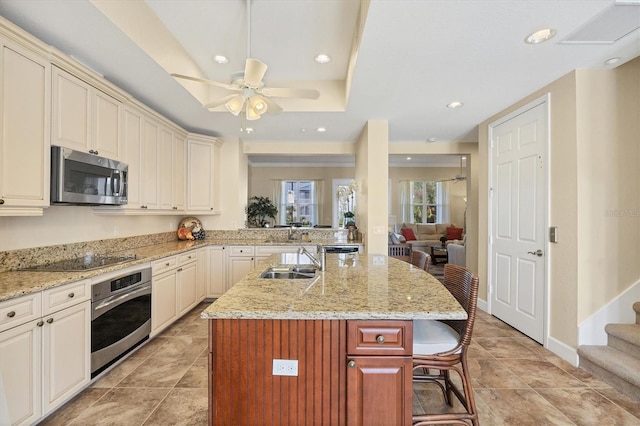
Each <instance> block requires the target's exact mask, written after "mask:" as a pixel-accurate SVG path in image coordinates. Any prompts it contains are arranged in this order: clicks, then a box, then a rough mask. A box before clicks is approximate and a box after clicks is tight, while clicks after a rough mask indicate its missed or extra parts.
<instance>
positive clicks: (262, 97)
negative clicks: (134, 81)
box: [171, 0, 320, 120]
mask: <svg viewBox="0 0 640 426" xmlns="http://www.w3.org/2000/svg"><path fill="white" fill-rule="evenodd" d="M267 68H268V67H267V65H266V64H265V63H264V62H262V61H260V60H258V59H254V58H251V0H247V60H246V63H245V67H244V71H239V72H236V73H234V74H232V76H231V82H230V83H222V82H219V81H213V80H207V79H203V78H198V77H191V76H188V75H183V74H171V76H172V77H174V78H179V79H183V80H191V81H196V82H199V83H204V84H208V85H210V86H215V87H221V88H223V89H226V90H229V91H231V92H234V93H232V94H230V95H227V96H224V97H222V98H220V99H216V100H215V101H212V102H210V103H208V104H205V105H203V107H204V108H207V109H209V110H212V109H214V108H216V107H218V106H220V105H224V106H225V107H226V108H227V110H228V111H229V112H230V113H231V114H233V115H235V116H237V115H239V114H240V113H241V112H242V111H245V117H246V119H247V120H257V119H259V118H260V117H261V116H262V114H264V113H265V112H268V113H269V114H278V113H280V112H282V107H281V106H280V105H278V104H276V103H275V102H274V101H272V100H271V99H270V98H301V99H318V97H319V96H320V92H318V91H317V90H315V89H294V88H287V87H267V86H265V83H264V81H262V79H263V78H264V75H265V73H266V72H267Z"/></svg>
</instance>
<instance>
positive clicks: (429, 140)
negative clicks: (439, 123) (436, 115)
mask: <svg viewBox="0 0 640 426" xmlns="http://www.w3.org/2000/svg"><path fill="white" fill-rule="evenodd" d="M437 140H438V139H436V138H429V139H427V142H435V141H437Z"/></svg>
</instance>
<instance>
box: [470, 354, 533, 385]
mask: <svg viewBox="0 0 640 426" xmlns="http://www.w3.org/2000/svg"><path fill="white" fill-rule="evenodd" d="M468 363H469V371H470V374H471V385H472V386H473V387H474V389H475V388H489V389H498V388H513V389H518V388H528V386H527V385H526V384H525V383H524V382H523V381H522V380H520V379H519V378H518V376H517V375H515V374H514V373H513V371H511V370H510V369H509V368H508V367H506V366H505V365H504V364H502V362H501V361H500V360H497V359H484V358H483V359H472V360H469V362H468Z"/></svg>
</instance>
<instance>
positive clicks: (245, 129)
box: [240, 127, 255, 135]
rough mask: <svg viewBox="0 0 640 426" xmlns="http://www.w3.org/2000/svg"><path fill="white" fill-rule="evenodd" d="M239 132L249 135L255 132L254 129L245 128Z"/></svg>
mask: <svg viewBox="0 0 640 426" xmlns="http://www.w3.org/2000/svg"><path fill="white" fill-rule="evenodd" d="M240 131H241V132H245V133H246V134H248V135H250V134H251V133H253V132H255V129H254V128H253V127H245V128H243V129H240Z"/></svg>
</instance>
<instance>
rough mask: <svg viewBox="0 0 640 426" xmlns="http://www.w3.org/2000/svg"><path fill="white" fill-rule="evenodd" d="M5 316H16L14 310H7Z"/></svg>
mask: <svg viewBox="0 0 640 426" xmlns="http://www.w3.org/2000/svg"><path fill="white" fill-rule="evenodd" d="M7 316H8V317H9V318H13V317H15V316H16V311H11V312H7Z"/></svg>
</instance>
